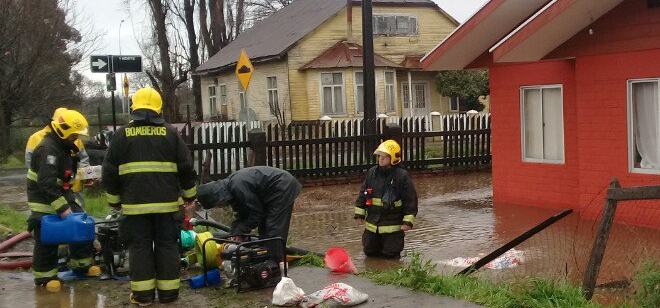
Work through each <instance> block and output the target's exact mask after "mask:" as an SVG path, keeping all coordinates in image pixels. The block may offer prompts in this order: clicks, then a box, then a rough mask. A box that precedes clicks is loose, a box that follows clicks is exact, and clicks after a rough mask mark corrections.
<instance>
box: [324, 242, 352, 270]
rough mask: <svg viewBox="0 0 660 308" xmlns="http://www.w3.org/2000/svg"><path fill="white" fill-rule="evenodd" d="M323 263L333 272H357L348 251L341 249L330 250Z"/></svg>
mask: <svg viewBox="0 0 660 308" xmlns="http://www.w3.org/2000/svg"><path fill="white" fill-rule="evenodd" d="M323 261H324V262H325V265H326V266H327V267H328V268H330V269H331V270H332V271H333V272H339V273H355V272H356V271H357V269H356V268H355V265H353V261H351V256H350V255H349V254H348V252H346V249H344V248H341V247H335V248H330V250H328V252H326V253H325V258H324V259H323Z"/></svg>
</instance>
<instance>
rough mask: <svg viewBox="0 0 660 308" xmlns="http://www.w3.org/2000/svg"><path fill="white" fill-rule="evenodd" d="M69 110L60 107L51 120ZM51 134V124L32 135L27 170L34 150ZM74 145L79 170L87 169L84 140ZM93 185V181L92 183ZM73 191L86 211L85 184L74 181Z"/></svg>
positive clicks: (27, 149) (74, 155)
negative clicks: (83, 192)
mask: <svg viewBox="0 0 660 308" xmlns="http://www.w3.org/2000/svg"><path fill="white" fill-rule="evenodd" d="M67 110H68V109H66V108H64V107H60V108H57V109H55V112H54V113H53V118H52V119H51V120H55V119H57V118H59V117H60V115H62V114H63V113H64V112H65V111H67ZM49 132H51V129H50V124H49V125H46V126H45V127H44V128H42V129H41V130H39V131H37V132H36V133H34V134H32V135H31V136H30V138H29V139H28V141H27V145H26V146H25V166H26V167H27V168H30V161H31V160H32V153H33V152H34V149H35V148H36V147H37V146H38V145H39V143H41V140H43V139H44V137H45V136H46V134H47V133H49ZM74 144H75V145H76V148H78V151H77V152H76V153H71V154H72V156H73V158H74V159H75V160H77V162H78V168H85V167H89V166H90V164H89V155H88V154H87V151H86V150H85V145H84V144H83V142H82V140H80V138H78V139H76V141H74ZM90 182H92V183H93V181H90ZM71 190H73V194H74V197H75V198H76V202H77V203H78V204H80V206H81V207H82V208H83V209H84V208H85V198H84V196H83V194H82V190H83V183H82V182H81V181H80V180H74V181H73V184H72V185H71Z"/></svg>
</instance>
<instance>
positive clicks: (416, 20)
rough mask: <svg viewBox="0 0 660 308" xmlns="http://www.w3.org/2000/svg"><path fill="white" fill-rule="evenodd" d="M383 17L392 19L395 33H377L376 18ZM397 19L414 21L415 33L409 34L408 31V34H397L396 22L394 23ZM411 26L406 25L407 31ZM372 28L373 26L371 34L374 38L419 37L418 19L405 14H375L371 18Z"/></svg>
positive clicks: (415, 16) (413, 15)
mask: <svg viewBox="0 0 660 308" xmlns="http://www.w3.org/2000/svg"><path fill="white" fill-rule="evenodd" d="M384 17H394V24H395V27H396V30H395V33H383V32H381V31H379V29H378V18H384ZM397 17H408V20H410V18H414V19H415V25H414V28H415V33H413V34H410V31H409V33H408V34H399V33H398V22H397V21H396V18H397ZM410 25H411V24H410V23H408V29H410V28H411V26H410ZM372 26H373V34H374V36H386V37H417V36H419V17H418V16H417V15H415V14H406V13H377V14H374V15H373V17H372Z"/></svg>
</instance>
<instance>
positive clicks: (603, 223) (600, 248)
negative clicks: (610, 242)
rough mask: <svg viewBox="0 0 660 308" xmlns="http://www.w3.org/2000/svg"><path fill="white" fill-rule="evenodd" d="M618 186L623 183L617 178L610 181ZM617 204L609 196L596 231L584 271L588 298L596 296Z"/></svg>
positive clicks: (614, 185) (584, 291)
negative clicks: (597, 280) (598, 279)
mask: <svg viewBox="0 0 660 308" xmlns="http://www.w3.org/2000/svg"><path fill="white" fill-rule="evenodd" d="M618 188H621V185H620V184H619V181H617V179H616V178H613V179H612V181H611V182H610V189H618ZM608 195H609V194H608ZM616 206H617V200H614V199H611V198H609V197H608V199H607V200H606V201H605V208H604V209H603V215H602V216H601V218H600V224H599V225H598V233H596V239H595V240H594V246H593V248H592V250H591V256H590V257H589V263H588V265H587V270H586V271H585V273H584V282H583V283H582V294H583V295H584V297H585V298H586V299H588V300H590V299H591V298H592V297H593V296H594V287H595V286H596V279H597V278H598V272H599V271H600V266H601V264H602V262H603V256H604V255H605V247H606V246H607V239H608V238H609V236H610V230H611V229H612V224H613V223H614V214H616Z"/></svg>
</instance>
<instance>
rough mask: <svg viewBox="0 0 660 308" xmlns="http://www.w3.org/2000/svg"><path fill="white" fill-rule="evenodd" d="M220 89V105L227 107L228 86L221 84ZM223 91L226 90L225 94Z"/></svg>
mask: <svg viewBox="0 0 660 308" xmlns="http://www.w3.org/2000/svg"><path fill="white" fill-rule="evenodd" d="M218 89H219V90H220V105H221V106H227V85H226V84H224V83H221V84H219V85H218ZM223 89H224V93H223Z"/></svg>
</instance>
